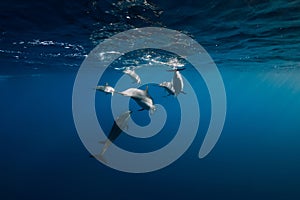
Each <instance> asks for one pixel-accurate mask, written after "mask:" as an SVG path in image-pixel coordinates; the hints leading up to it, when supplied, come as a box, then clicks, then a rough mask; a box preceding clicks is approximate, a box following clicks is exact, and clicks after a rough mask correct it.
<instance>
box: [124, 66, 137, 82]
mask: <svg viewBox="0 0 300 200" xmlns="http://www.w3.org/2000/svg"><path fill="white" fill-rule="evenodd" d="M123 73H124V74H127V75H128V76H130V77H131V78H132V79H133V80H134V82H135V83H138V84H141V78H140V76H139V75H138V74H137V73H135V71H134V70H131V69H125V70H124V71H123Z"/></svg>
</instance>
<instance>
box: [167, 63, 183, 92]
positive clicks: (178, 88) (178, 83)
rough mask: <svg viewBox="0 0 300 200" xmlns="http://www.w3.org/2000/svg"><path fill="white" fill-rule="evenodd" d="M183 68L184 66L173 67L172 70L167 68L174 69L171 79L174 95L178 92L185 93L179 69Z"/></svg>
mask: <svg viewBox="0 0 300 200" xmlns="http://www.w3.org/2000/svg"><path fill="white" fill-rule="evenodd" d="M184 69H185V68H182V69H178V68H173V69H172V70H169V71H174V76H173V79H172V85H173V88H174V91H175V92H174V93H175V96H177V95H178V94H180V93H183V94H185V92H184V91H183V78H182V76H181V73H180V71H182V70H184Z"/></svg>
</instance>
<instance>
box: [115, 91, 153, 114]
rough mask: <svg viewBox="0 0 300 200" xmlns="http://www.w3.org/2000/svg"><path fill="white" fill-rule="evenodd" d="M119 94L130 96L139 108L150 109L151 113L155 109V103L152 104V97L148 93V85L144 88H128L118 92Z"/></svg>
mask: <svg viewBox="0 0 300 200" xmlns="http://www.w3.org/2000/svg"><path fill="white" fill-rule="evenodd" d="M118 93H119V94H121V95H123V96H127V97H131V98H132V99H133V100H135V102H136V103H137V104H138V105H139V106H141V107H142V108H141V109H140V110H139V111H141V110H150V112H151V113H153V112H154V111H155V105H154V104H153V99H152V97H151V96H150V95H149V93H148V86H147V87H146V89H145V90H141V89H138V88H129V89H127V90H124V91H123V92H118Z"/></svg>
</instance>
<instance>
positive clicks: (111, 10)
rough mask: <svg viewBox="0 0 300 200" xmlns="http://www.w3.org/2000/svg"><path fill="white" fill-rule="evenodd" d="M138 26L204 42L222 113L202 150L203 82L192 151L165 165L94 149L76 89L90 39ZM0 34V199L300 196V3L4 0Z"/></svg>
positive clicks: (205, 116)
mask: <svg viewBox="0 0 300 200" xmlns="http://www.w3.org/2000/svg"><path fill="white" fill-rule="evenodd" d="M118 2H119V3H118ZM144 26H163V27H167V28H171V29H176V30H180V31H182V32H184V33H186V34H188V35H190V36H191V37H193V38H194V39H196V40H197V41H198V42H199V43H200V44H201V45H203V46H204V48H205V49H206V50H207V51H208V52H209V53H210V55H211V56H212V58H213V59H214V60H215V62H216V64H217V66H218V67H219V69H220V71H221V74H222V76H223V79H224V84H225V87H226V92H227V100H228V113H227V118H226V123H225V127H224V130H223V133H222V135H221V138H220V140H219V142H218V143H217V145H216V146H215V148H214V149H213V151H212V152H211V153H210V154H209V155H208V156H207V157H205V158H204V159H202V160H200V159H198V151H199V147H200V146H201V143H202V140H203V137H204V134H205V130H206V129H207V126H208V123H209V116H210V114H209V109H208V108H207V107H209V100H208V97H207V94H206V93H205V92H204V95H203V98H202V99H201V100H200V101H201V106H202V107H201V112H203V113H201V116H202V118H201V120H203V121H201V123H202V124H200V130H199V133H198V135H197V137H196V139H195V140H194V142H193V144H192V145H191V147H190V148H189V150H188V151H187V152H186V153H185V154H184V155H183V156H182V157H181V158H180V159H179V160H177V161H176V162H175V163H173V164H172V165H170V166H168V167H166V168H164V169H162V170H160V171H156V172H152V173H147V174H127V173H122V172H118V171H115V170H113V169H110V168H108V167H106V166H104V165H102V164H101V163H99V162H98V161H97V160H95V159H92V158H89V153H88V152H87V150H86V149H85V148H84V146H83V144H82V143H81V141H80V139H79V137H78V135H77V132H76V129H75V126H74V122H73V118H72V107H71V103H72V102H71V100H72V89H73V83H74V80H75V77H76V72H77V70H78V68H79V66H80V64H81V63H82V61H83V59H84V58H85V55H87V54H88V53H89V52H90V50H92V49H93V47H95V46H96V45H97V44H98V43H99V42H101V41H102V40H103V39H105V38H108V37H109V36H111V35H113V34H115V33H118V32H121V31H124V30H127V29H130V28H134V27H144ZM0 34H1V36H0V62H1V66H0V91H1V94H2V95H1V98H0V111H1V115H0V117H1V119H0V120H1V127H0V130H1V145H0V150H1V151H0V152H1V158H2V159H1V162H0V166H1V185H0V191H1V192H0V194H1V196H3V198H2V197H1V199H66V198H70V199H71V198H72V199H96V198H97V199H100V198H103V199H104V198H106V199H107V198H109V199H121V198H123V199H158V198H162V199H163V198H166V199H183V198H187V199H221V198H226V199H299V198H300V191H299V185H300V171H299V169H300V136H299V134H300V124H299V114H300V78H299V76H300V75H299V72H300V71H299V67H300V64H299V63H300V59H299V58H300V54H299V52H300V1H297V0H290V1H283V0H282V1H281V0H275V1H255V0H254V1H253V0H251V1H250V0H249V1H246V0H243V1H225V0H224V1H223V0H222V1H221V0H219V1H217V0H214V1H197V3H194V2H193V1H189V0H185V1H177V2H175V1H158V0H151V1H150V0H149V1H146V2H145V1H135V2H134V3H132V2H131V3H126V2H125V1H109V0H107V1H98V2H97V1H83V0H82V1H76V2H74V1H66V0H61V1H57V0H49V1H33V0H32V1H30V0H27V1H21V0H20V1H16V0H12V1H1V3H0ZM137 59H138V58H137ZM189 77H190V78H191V80H190V81H193V82H196V83H197V81H198V82H199V84H200V85H201V87H199V89H203V91H205V88H204V87H203V83H201V81H202V80H200V79H199V80H198V79H197V78H194V79H193V76H191V75H190V76H189ZM200 96H201V95H200ZM206 106H207V107H206ZM121 139H122V138H121V137H120V141H119V142H121ZM166 141H167V140H166Z"/></svg>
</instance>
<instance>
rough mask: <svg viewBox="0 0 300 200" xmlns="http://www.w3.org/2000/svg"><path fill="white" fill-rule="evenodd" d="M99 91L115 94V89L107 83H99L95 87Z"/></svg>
mask: <svg viewBox="0 0 300 200" xmlns="http://www.w3.org/2000/svg"><path fill="white" fill-rule="evenodd" d="M95 89H96V90H98V91H101V92H104V93H106V94H111V95H114V92H115V89H114V88H113V87H111V86H109V85H108V83H106V84H105V85H98V86H96V88H95Z"/></svg>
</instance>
